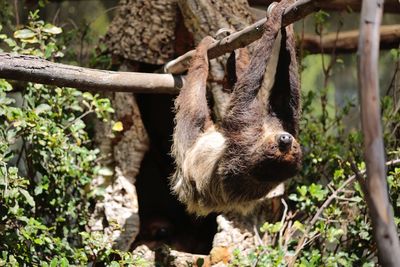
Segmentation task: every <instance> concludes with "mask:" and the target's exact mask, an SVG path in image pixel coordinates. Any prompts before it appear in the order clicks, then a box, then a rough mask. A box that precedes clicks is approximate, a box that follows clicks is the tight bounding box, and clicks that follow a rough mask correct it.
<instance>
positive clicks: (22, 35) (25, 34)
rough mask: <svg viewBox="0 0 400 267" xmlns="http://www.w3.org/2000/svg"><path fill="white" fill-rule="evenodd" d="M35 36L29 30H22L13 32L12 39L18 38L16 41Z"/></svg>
mask: <svg viewBox="0 0 400 267" xmlns="http://www.w3.org/2000/svg"><path fill="white" fill-rule="evenodd" d="M35 35H36V34H35V33H34V32H33V31H31V30H29V29H22V30H19V31H16V32H14V38H18V39H28V38H33V37H34V36H35Z"/></svg>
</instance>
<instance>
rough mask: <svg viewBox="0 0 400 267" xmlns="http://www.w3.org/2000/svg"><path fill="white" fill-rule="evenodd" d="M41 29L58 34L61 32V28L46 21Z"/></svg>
mask: <svg viewBox="0 0 400 267" xmlns="http://www.w3.org/2000/svg"><path fill="white" fill-rule="evenodd" d="M42 31H44V32H47V33H50V34H60V33H62V29H61V28H60V27H57V26H54V25H53V24H50V23H47V24H46V25H44V27H43V29H42Z"/></svg>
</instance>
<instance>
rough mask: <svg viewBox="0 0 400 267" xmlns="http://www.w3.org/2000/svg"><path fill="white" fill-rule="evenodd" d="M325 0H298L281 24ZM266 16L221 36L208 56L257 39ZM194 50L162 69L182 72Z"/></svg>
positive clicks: (209, 49) (215, 55) (304, 14)
mask: <svg viewBox="0 0 400 267" xmlns="http://www.w3.org/2000/svg"><path fill="white" fill-rule="evenodd" d="M323 1H325V0H299V1H297V2H296V3H295V4H293V5H292V6H291V7H289V8H288V9H287V10H286V11H285V13H284V15H283V18H282V25H283V26H287V25H289V24H291V23H293V22H295V21H297V20H299V19H301V18H303V17H305V16H307V15H308V14H310V13H312V12H314V11H316V10H318V9H319V8H318V5H317V4H318V3H319V2H323ZM266 21H267V18H264V19H262V20H259V21H257V22H256V23H254V24H252V25H250V26H248V27H246V28H244V29H243V30H241V31H238V32H236V33H233V34H231V35H229V36H228V37H225V38H223V39H222V40H220V41H217V42H215V43H213V44H212V45H211V46H210V47H209V48H208V58H209V59H212V58H216V57H219V56H222V55H223V54H225V53H228V52H231V51H233V50H235V49H237V48H240V47H245V46H246V45H248V44H250V43H252V42H254V41H256V40H257V39H259V38H260V37H261V35H262V33H263V32H264V24H265V22H266ZM193 55H194V50H191V51H189V52H187V53H186V54H184V55H182V56H180V57H178V58H176V59H174V60H172V61H170V62H168V63H167V64H166V65H165V67H164V71H165V72H166V73H174V74H179V73H182V72H184V71H185V70H186V69H187V68H188V66H189V64H190V60H191V58H192V56H193Z"/></svg>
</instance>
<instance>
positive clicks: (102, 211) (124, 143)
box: [90, 93, 149, 250]
mask: <svg viewBox="0 0 400 267" xmlns="http://www.w3.org/2000/svg"><path fill="white" fill-rule="evenodd" d="M109 98H110V99H111V101H112V105H113V107H114V109H115V117H114V120H115V121H121V122H122V124H123V131H122V132H119V133H117V134H113V133H112V131H111V129H110V126H109V125H108V126H107V125H104V124H97V125H96V142H97V144H98V146H99V148H100V151H101V154H102V155H103V156H104V157H105V158H104V159H103V165H105V166H108V168H109V169H111V170H112V171H113V174H112V175H110V176H107V177H104V176H99V177H96V178H95V179H94V181H93V184H92V186H93V187H100V186H102V187H105V189H106V190H105V196H104V199H103V200H102V201H99V202H98V203H96V207H95V212H94V214H93V216H92V218H91V222H90V230H91V231H103V232H104V233H105V234H106V235H108V236H110V237H111V240H113V242H114V246H115V247H116V248H119V249H123V250H128V249H129V248H130V246H131V244H132V243H133V241H134V240H135V237H136V236H137V234H138V233H139V207H138V199H137V194H136V188H135V181H136V179H135V178H136V176H137V174H138V173H139V168H140V164H141V161H142V159H143V157H144V154H145V153H146V151H147V150H148V147H149V140H148V137H147V133H146V131H145V129H144V125H143V122H142V120H141V116H140V112H139V109H138V106H137V103H136V100H135V98H134V96H133V94H131V93H116V94H114V95H111V94H109Z"/></svg>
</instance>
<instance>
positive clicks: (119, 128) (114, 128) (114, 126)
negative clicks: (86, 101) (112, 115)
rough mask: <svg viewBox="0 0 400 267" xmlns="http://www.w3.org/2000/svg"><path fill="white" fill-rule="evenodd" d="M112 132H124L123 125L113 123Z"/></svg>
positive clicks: (118, 122)
mask: <svg viewBox="0 0 400 267" xmlns="http://www.w3.org/2000/svg"><path fill="white" fill-rule="evenodd" d="M112 130H113V131H115V132H121V131H122V130H124V125H123V124H122V122H120V121H117V122H116V123H114V125H113V127H112Z"/></svg>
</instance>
